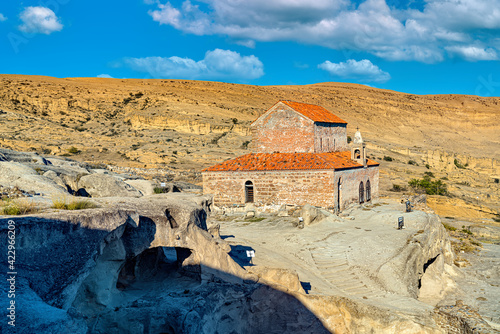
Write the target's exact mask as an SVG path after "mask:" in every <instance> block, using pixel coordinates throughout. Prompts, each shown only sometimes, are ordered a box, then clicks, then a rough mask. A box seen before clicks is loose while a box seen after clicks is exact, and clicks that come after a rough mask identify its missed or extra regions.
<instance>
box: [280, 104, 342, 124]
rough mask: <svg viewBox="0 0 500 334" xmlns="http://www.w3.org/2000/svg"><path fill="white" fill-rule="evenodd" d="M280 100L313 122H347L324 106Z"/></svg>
mask: <svg viewBox="0 0 500 334" xmlns="http://www.w3.org/2000/svg"><path fill="white" fill-rule="evenodd" d="M280 102H282V103H284V104H286V105H287V106H289V107H290V108H293V109H294V110H295V111H297V112H299V113H301V114H302V115H304V116H305V117H307V118H309V119H310V120H312V121H313V122H322V123H343V124H347V122H346V121H344V120H342V119H341V118H340V117H337V116H335V115H334V114H332V113H331V112H329V111H328V110H326V109H325V108H323V107H320V106H317V105H314V104H307V103H300V102H292V101H280Z"/></svg>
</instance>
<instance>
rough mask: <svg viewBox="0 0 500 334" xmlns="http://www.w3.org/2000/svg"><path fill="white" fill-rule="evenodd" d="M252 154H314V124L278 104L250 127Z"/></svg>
mask: <svg viewBox="0 0 500 334" xmlns="http://www.w3.org/2000/svg"><path fill="white" fill-rule="evenodd" d="M250 148H251V150H252V152H254V153H274V152H280V153H294V152H314V123H313V122H312V121H311V120H309V119H307V118H305V117H302V116H300V115H299V114H298V113H297V112H295V111H293V109H291V108H290V107H288V106H286V105H283V104H278V105H276V106H275V107H274V108H273V109H271V110H270V111H269V112H268V113H267V115H266V116H265V117H263V118H261V119H259V120H258V123H256V124H253V125H252V144H251V146H250Z"/></svg>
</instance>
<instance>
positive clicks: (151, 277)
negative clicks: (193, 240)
mask: <svg viewBox="0 0 500 334" xmlns="http://www.w3.org/2000/svg"><path fill="white" fill-rule="evenodd" d="M191 256H192V251H191V250H190V249H189V248H183V247H155V248H150V249H146V250H145V251H143V252H142V253H140V254H139V255H137V256H134V257H131V258H129V259H127V260H126V261H125V263H124V264H123V265H122V267H121V269H120V272H119V275H118V279H117V281H116V288H117V289H118V290H121V291H124V290H127V289H129V288H131V286H134V287H135V288H141V285H142V284H147V285H148V286H149V287H152V284H155V283H158V284H159V283H162V282H167V281H168V282H170V283H172V284H171V287H174V286H178V287H179V288H181V287H183V285H184V284H183V283H186V284H188V285H192V284H193V283H199V282H201V268H200V266H199V265H194V264H190V262H191V261H190V257H191ZM174 283H175V284H174ZM179 284H180V286H179Z"/></svg>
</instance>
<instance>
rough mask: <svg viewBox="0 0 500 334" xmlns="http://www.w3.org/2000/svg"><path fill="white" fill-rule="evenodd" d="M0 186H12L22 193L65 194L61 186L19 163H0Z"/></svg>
mask: <svg viewBox="0 0 500 334" xmlns="http://www.w3.org/2000/svg"><path fill="white" fill-rule="evenodd" d="M0 185H2V186H6V187H8V186H14V187H18V188H19V189H22V190H24V191H34V192H36V193H40V194H45V195H62V194H67V191H66V189H65V188H63V187H62V186H61V185H58V184H57V183H56V182H54V181H53V180H51V179H49V178H46V177H44V176H42V175H39V174H38V173H37V172H36V171H35V170H34V169H33V168H30V167H28V166H26V165H24V164H21V163H19V162H11V161H2V162H0Z"/></svg>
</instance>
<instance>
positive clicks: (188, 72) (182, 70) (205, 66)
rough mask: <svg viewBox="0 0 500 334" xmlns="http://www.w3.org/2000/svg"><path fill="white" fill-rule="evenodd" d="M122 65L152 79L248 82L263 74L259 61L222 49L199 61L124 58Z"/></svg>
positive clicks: (252, 57)
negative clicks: (144, 73)
mask: <svg viewBox="0 0 500 334" xmlns="http://www.w3.org/2000/svg"><path fill="white" fill-rule="evenodd" d="M124 62H125V64H126V65H127V66H129V67H130V68H131V69H133V70H134V71H138V72H146V73H148V74H149V75H151V76H152V77H155V78H182V79H236V80H248V79H256V78H260V77H261V76H263V75H264V65H263V64H262V62H261V61H260V60H259V58H257V57H255V56H253V55H252V56H241V55H240V54H239V53H237V52H234V51H231V50H221V49H215V50H212V51H208V52H207V53H206V54H205V58H204V59H202V60H199V61H195V60H193V59H190V58H181V57H176V56H173V57H168V58H167V57H146V58H127V59H125V60H124Z"/></svg>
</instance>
